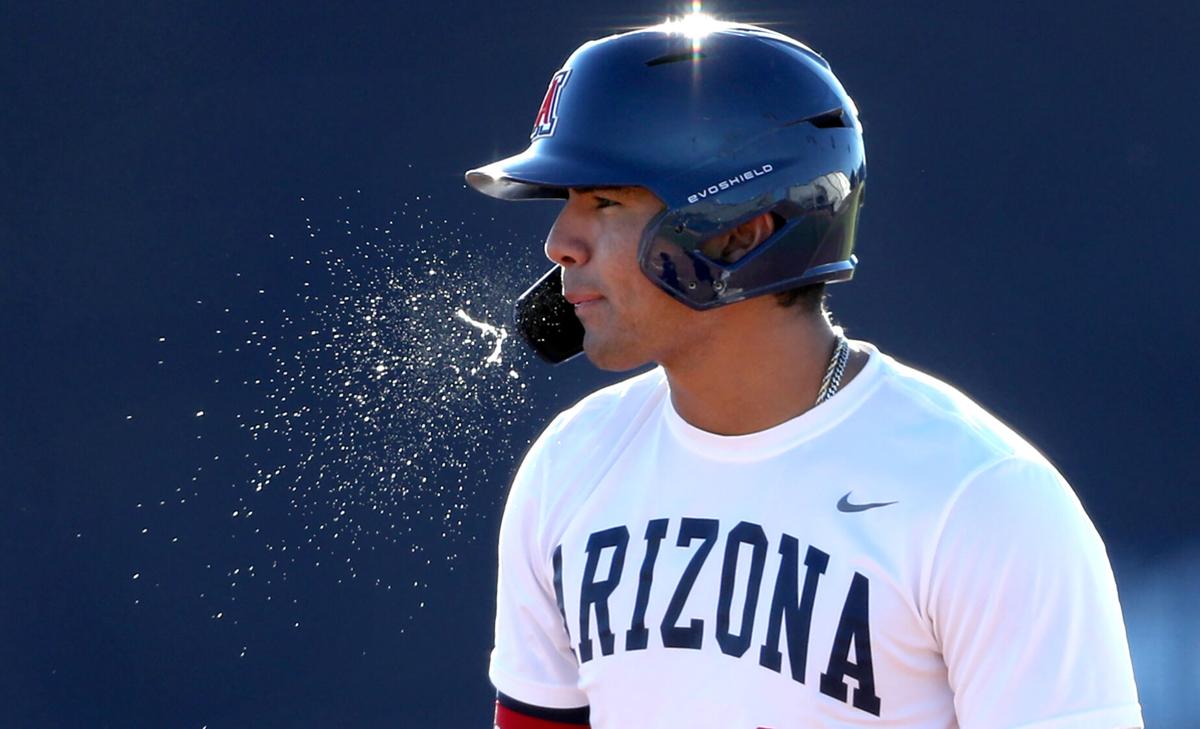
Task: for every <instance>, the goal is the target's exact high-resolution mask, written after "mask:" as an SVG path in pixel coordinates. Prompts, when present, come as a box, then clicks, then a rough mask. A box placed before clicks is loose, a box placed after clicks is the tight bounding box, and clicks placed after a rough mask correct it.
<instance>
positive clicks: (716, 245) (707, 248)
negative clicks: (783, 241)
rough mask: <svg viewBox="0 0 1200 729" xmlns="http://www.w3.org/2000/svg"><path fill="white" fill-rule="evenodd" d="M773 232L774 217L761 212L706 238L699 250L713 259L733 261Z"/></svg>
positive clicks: (724, 261)
mask: <svg viewBox="0 0 1200 729" xmlns="http://www.w3.org/2000/svg"><path fill="white" fill-rule="evenodd" d="M774 232H775V217H774V216H773V215H771V213H763V214H762V215H758V216H756V217H753V218H751V219H750V220H747V221H746V222H744V223H742V224H741V225H739V226H738V227H736V228H734V229H733V230H730V231H729V232H727V233H722V234H721V235H718V236H716V237H714V238H710V239H708V240H707V241H705V242H704V245H702V246H700V252H701V253H703V254H704V255H706V256H708V257H709V258H711V259H713V260H715V261H720V262H721V263H733V262H734V261H737V260H738V259H740V258H741V257H742V256H744V255H746V254H747V253H749V252H750V251H752V250H754V247H755V246H757V245H758V244H759V243H762V242H763V241H764V240H766V239H767V238H769V237H771V234H772V233H774Z"/></svg>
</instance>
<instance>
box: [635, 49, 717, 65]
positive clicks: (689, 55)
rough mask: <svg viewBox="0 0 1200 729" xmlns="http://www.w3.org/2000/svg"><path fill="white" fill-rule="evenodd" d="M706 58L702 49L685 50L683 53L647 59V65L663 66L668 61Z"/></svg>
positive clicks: (675, 61)
mask: <svg viewBox="0 0 1200 729" xmlns="http://www.w3.org/2000/svg"><path fill="white" fill-rule="evenodd" d="M701 58H704V54H703V53H701V52H700V51H684V52H683V53H668V54H667V55H665V56H659V57H658V58H651V59H650V60H649V61H646V65H647V66H661V65H663V64H666V63H679V62H680V61H699V60H700V59H701Z"/></svg>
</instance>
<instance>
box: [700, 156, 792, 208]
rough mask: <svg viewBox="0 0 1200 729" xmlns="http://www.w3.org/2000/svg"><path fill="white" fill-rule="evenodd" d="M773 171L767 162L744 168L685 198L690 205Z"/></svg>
mask: <svg viewBox="0 0 1200 729" xmlns="http://www.w3.org/2000/svg"><path fill="white" fill-rule="evenodd" d="M774 171H775V168H774V167H772V166H771V165H769V164H765V165H763V166H762V167H759V168H758V169H754V170H746V171H745V172H741V173H739V174H736V175H734V176H733V177H730V178H727V179H724V180H721V181H720V182H714V183H713V184H711V185H709V186H708V187H706V188H704V189H703V190H701V191H700V192H697V193H695V194H692V195H688V199H687V201H688V204H689V205H690V204H692V203H695V202H699V201H701V200H703V199H704V198H706V197H708V196H709V195H716V194H717V193H719V192H722V191H723V190H728V189H729V188H731V187H733V186H734V185H740V184H741V183H743V182H748V181H749V180H753V179H754V178H755V177H762V176H763V175H769V174H771V173H772V172H774Z"/></svg>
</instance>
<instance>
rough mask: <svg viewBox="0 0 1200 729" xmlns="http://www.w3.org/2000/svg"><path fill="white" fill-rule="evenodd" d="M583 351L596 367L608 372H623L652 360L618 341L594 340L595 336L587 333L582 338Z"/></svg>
mask: <svg viewBox="0 0 1200 729" xmlns="http://www.w3.org/2000/svg"><path fill="white" fill-rule="evenodd" d="M583 353H584V355H586V356H587V358H588V360H590V361H591V363H592V364H593V365H595V366H596V367H597V368H599V369H602V370H607V371H609V372H625V371H627V370H632V369H635V368H637V367H641V366H642V365H644V364H647V363H649V362H651V361H652V360H653V358H652V357H650V356H648V355H647V354H646V353H645V352H640V351H638V350H637V349H636V348H634V347H628V346H621V344H620V343H618V342H604V341H596V338H594V337H591V336H587V335H585V336H584V338H583Z"/></svg>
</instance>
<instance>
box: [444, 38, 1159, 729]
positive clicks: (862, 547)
mask: <svg viewBox="0 0 1200 729" xmlns="http://www.w3.org/2000/svg"><path fill="white" fill-rule="evenodd" d="M531 137H532V142H531V144H530V146H529V147H528V149H526V150H525V151H524V152H522V153H520V154H518V155H516V156H514V157H510V158H508V159H504V160H501V161H498V162H495V163H492V164H489V165H487V166H485V167H482V168H479V169H476V170H472V171H470V172H468V173H467V181H468V182H469V183H470V184H471V185H472V186H473V187H474V188H476V189H478V190H480V191H481V192H484V193H486V194H488V195H491V196H493V197H497V198H503V199H510V200H518V199H534V198H539V199H540V198H552V199H559V200H562V201H564V202H563V208H562V212H561V213H560V214H559V216H558V218H557V220H556V222H555V223H554V226H553V228H552V229H551V230H550V233H549V236H548V238H547V240H546V254H547V256H548V257H549V258H550V259H551V260H552V261H553V263H554V264H555V265H554V268H553V269H552V270H551V271H550V272H549V273H548V274H547V275H546V276H545V277H543V278H542V280H540V281H539V282H538V283H537V284H535V285H534V286H533V287H532V288H531V289H530V290H529V291H528V292H526V293H525V294H524V295H523V296H522V297H521V298H520V300H519V302H518V312H517V319H518V323H519V328H520V329H521V332H522V334H523V335H524V336H525V338H526V339H527V340H528V341H529V343H530V344H531V345H532V346H533V347H534V348H535V349H536V350H537V351H538V352H539V353H540V354H541V355H542V356H543V357H545V358H546V359H548V360H550V361H552V362H557V361H562V360H565V359H568V358H570V357H573V356H574V355H576V354H579V353H580V352H583V353H585V354H586V356H587V357H588V358H589V359H590V360H591V361H592V362H593V363H594V364H595V365H597V366H598V367H601V368H604V369H609V370H625V369H630V368H634V367H637V366H640V365H643V364H646V363H656V364H657V365H658V366H657V367H656V368H655V369H652V370H650V371H649V372H646V373H645V374H642V375H639V376H636V377H633V378H632V379H627V380H625V381H623V382H620V383H618V384H616V385H614V386H611V387H607V388H605V389H602V390H600V391H598V392H596V393H593V394H592V395H590V396H588V397H586V398H585V399H583V400H582V401H581V402H580V403H578V404H577V405H575V406H574V407H572V408H570V409H569V410H567V411H566V412H563V413H562V414H561V415H559V416H558V417H557V418H556V419H555V420H554V421H553V422H552V423H551V424H550V426H549V427H548V428H547V429H546V430H545V432H543V433H542V435H541V436H540V437H539V438H538V439H537V441H536V442H535V443H534V444H533V446H532V447H531V449H530V450H529V452H528V454H527V455H526V456H525V459H524V462H523V463H522V465H521V467H520V469H519V471H518V473H517V476H516V479H515V482H514V483H513V486H512V490H511V492H510V494H509V497H508V503H507V506H506V508H505V512H504V520H503V524H502V527H501V530H500V556H499V558H500V571H499V586H498V593H497V601H498V604H497V615H496V634H495V648H494V650H493V652H492V658H491V670H490V676H491V679H492V681H493V683H494V684H495V686H496V689H497V691H498V700H497V707H496V722H495V723H496V726H497V727H499V728H500V729H534V728H537V729H554V728H558V729H563V728H565V727H579V726H591V727H595V728H596V729H634V728H636V729H681V728H683V727H688V728H700V727H712V728H714V729H717V728H719V729H799V728H800V727H850V726H855V727H858V726H861V727H921V728H922V729H926V728H927V729H933V728H935V727H936V728H939V729H942V728H946V727H971V728H985V727H989V728H990V727H997V728H999V727H1027V728H1028V727H1039V728H1044V729H1050V728H1051V727H1053V728H1054V729H1068V728H1070V729H1075V728H1080V729H1082V728H1084V727H1086V728H1088V729H1100V728H1105V729H1113V728H1117V727H1140V726H1142V719H1141V710H1140V707H1139V704H1138V697H1137V690H1136V687H1135V685H1134V680H1133V672H1132V668H1131V665H1130V659H1129V649H1128V645H1127V642H1126V637H1125V629H1124V624H1123V620H1122V616H1121V609H1120V605H1119V603H1118V599H1117V591H1116V587H1115V584H1114V581H1113V576H1112V571H1111V568H1110V566H1109V563H1108V559H1107V556H1106V554H1105V549H1104V545H1103V543H1102V542H1101V540H1100V537H1099V536H1098V535H1097V533H1096V530H1095V529H1094V527H1093V526H1092V524H1091V522H1090V521H1089V519H1088V517H1087V515H1086V514H1085V513H1084V511H1083V509H1082V507H1081V506H1080V503H1079V500H1078V499H1077V498H1076V496H1075V494H1074V493H1073V492H1072V490H1071V487H1070V486H1069V485H1068V484H1067V483H1066V481H1064V480H1063V477H1062V476H1061V475H1059V473H1058V472H1057V471H1056V470H1055V468H1054V467H1053V466H1052V465H1051V464H1050V463H1049V462H1048V461H1047V460H1046V459H1045V458H1044V457H1043V456H1042V455H1041V454H1040V453H1039V452H1038V451H1037V450H1036V449H1035V448H1033V447H1032V446H1031V445H1029V444H1028V443H1026V442H1025V441H1024V440H1022V438H1021V437H1020V436H1019V435H1017V434H1016V433H1014V432H1013V431H1012V430H1010V429H1009V428H1008V427H1006V426H1005V425H1004V424H1003V423H1001V422H1000V421H998V420H997V419H996V418H994V417H993V416H991V415H990V414H988V413H987V412H986V411H985V410H983V409H982V408H981V407H979V406H978V405H976V404H975V403H974V402H972V401H971V400H970V399H969V398H967V397H966V396H965V395H963V394H962V393H960V392H958V391H957V390H955V389H954V388H952V387H950V386H949V385H947V384H945V383H943V382H940V381H938V380H937V379H935V378H933V377H930V376H929V375H926V374H923V373H921V372H919V371H917V370H915V369H912V368H910V367H907V366H905V365H903V364H900V363H898V362H896V361H895V360H893V359H892V358H890V357H888V356H887V355H886V354H884V353H882V352H880V351H879V350H878V349H876V348H875V347H873V346H872V345H871V344H869V343H867V342H862V341H848V340H847V339H846V338H845V337H844V336H843V335H842V333H841V331H840V329H838V328H837V327H834V326H832V325H831V324H830V321H829V318H828V316H827V312H826V310H825V308H824V302H823V294H824V287H825V286H826V285H827V284H828V283H832V282H837V281H844V280H847V279H849V278H850V277H851V275H852V274H853V273H854V269H855V265H856V262H857V260H856V258H855V256H854V254H853V251H854V242H855V231H856V227H857V219H858V213H859V208H860V205H861V204H862V200H863V189H864V187H863V186H864V180H865V176H866V165H865V157H864V152H863V141H862V127H861V125H860V123H859V118H858V110H857V109H856V107H855V105H854V102H853V101H851V99H850V97H849V96H848V95H847V93H846V91H845V90H844V89H843V87H842V85H841V83H840V82H839V81H838V80H837V78H836V77H835V76H834V75H833V73H832V72H831V70H830V67H829V64H828V63H826V61H825V60H824V59H823V58H822V57H821V56H819V55H817V54H816V53H815V52H813V51H812V50H810V49H809V48H807V47H805V46H804V45H802V44H800V43H799V42H797V41H795V40H793V39H791V38H788V37H786V36H783V35H780V34H778V33H775V32H772V31H769V30H765V29H762V28H757V27H752V26H746V25H732V24H711V25H710V27H708V28H707V32H694V31H689V30H688V28H687V27H684V26H680V25H677V24H676V25H672V24H667V25H661V26H656V27H651V28H645V29H642V30H638V31H634V32H630V33H625V34H621V35H616V36H612V37H608V38H603V39H600V40H597V41H593V42H590V43H586V44H584V45H583V46H582V47H580V48H579V49H578V50H577V51H575V53H574V54H573V55H571V56H570V58H568V59H567V61H566V64H565V65H564V66H563V67H562V68H561V69H560V70H559V71H558V72H556V73H555V74H554V75H553V77H552V78H551V81H550V86H549V89H548V91H547V93H546V96H545V100H544V101H543V102H542V105H541V107H540V109H539V111H538V113H537V117H536V121H535V124H534V128H533V133H532V135H531Z"/></svg>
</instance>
